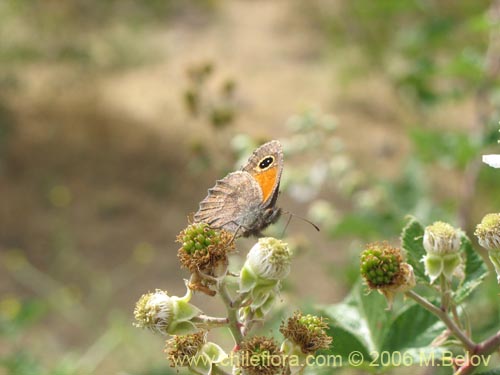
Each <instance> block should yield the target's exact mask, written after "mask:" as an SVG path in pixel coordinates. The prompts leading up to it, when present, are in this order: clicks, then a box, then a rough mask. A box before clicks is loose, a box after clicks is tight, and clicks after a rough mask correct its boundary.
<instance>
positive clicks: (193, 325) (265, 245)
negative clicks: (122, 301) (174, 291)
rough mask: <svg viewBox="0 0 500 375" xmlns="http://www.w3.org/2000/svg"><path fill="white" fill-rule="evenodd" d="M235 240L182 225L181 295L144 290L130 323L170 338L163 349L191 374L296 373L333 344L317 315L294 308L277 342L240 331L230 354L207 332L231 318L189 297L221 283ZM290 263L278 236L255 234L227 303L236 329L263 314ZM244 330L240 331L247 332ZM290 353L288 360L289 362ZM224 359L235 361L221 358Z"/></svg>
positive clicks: (173, 363) (202, 226)
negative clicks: (210, 312) (222, 369)
mask: <svg viewBox="0 0 500 375" xmlns="http://www.w3.org/2000/svg"><path fill="white" fill-rule="evenodd" d="M233 239H234V238H233V236H232V235H231V234H230V233H228V232H226V231H223V230H216V229H212V228H210V227H209V226H208V225H207V224H204V223H196V224H191V225H189V226H188V227H187V228H186V229H184V230H183V231H182V232H181V233H180V234H179V235H178V237H177V241H178V242H180V243H181V244H182V246H181V248H180V249H179V251H178V258H179V260H180V262H181V265H182V267H184V268H187V269H188V270H189V271H190V272H191V279H190V281H189V282H187V293H186V295H185V296H184V297H175V296H169V295H168V294H167V292H165V291H162V290H156V291H155V292H154V293H147V294H145V295H143V296H142V297H141V298H140V299H139V301H138V302H137V304H136V307H135V310H134V315H135V319H136V323H135V326H137V327H140V328H147V329H150V330H151V331H153V332H156V333H160V334H162V335H170V336H171V338H170V339H169V340H167V342H166V347H165V353H166V354H167V357H168V359H169V361H170V364H171V366H173V367H184V368H187V369H188V370H189V371H190V372H191V373H195V374H202V375H208V374H212V373H216V369H217V367H219V366H228V365H232V366H233V369H234V371H233V373H235V374H241V375H257V374H259V375H260V374H263V375H266V374H267V375H274V374H282V373H284V371H286V373H288V374H296V373H299V372H300V371H302V370H303V367H304V359H305V356H307V355H314V354H315V353H316V352H317V351H318V350H321V349H327V348H328V347H329V345H330V343H331V341H332V339H331V337H329V336H328V335H327V333H326V330H327V328H328V325H327V324H326V322H325V321H324V320H323V319H322V318H319V317H316V316H313V315H303V314H301V313H300V312H296V313H295V314H294V315H293V316H292V317H291V318H289V319H288V321H287V322H286V323H285V322H283V323H282V325H281V327H280V332H281V333H282V334H283V336H284V341H283V343H282V344H281V346H280V345H279V344H278V343H277V342H276V341H275V340H274V339H272V338H267V337H264V336H258V337H251V338H248V337H245V336H244V337H243V340H242V341H241V342H239V343H238V345H237V346H236V348H235V351H234V352H233V353H232V357H228V355H227V354H226V353H225V352H224V351H223V350H222V348H220V347H219V346H218V345H216V344H214V343H212V342H208V341H207V329H210V328H211V327H213V326H214V325H215V324H219V325H227V324H230V318H229V317H228V318H211V317H207V316H205V315H203V314H202V312H201V311H200V310H199V309H198V308H197V307H195V306H194V305H192V304H190V303H189V302H190V299H191V296H192V293H193V291H201V292H203V293H205V294H207V295H210V296H212V295H214V294H215V292H216V291H217V288H220V285H221V284H219V282H220V281H222V280H221V279H222V278H224V277H226V276H227V273H228V272H227V269H228V253H229V252H231V251H232V250H233V249H234V241H233ZM290 263H291V251H290V249H289V247H288V244H286V243H285V242H283V241H280V240H277V239H275V238H269V237H268V238H260V239H259V240H258V241H257V243H256V244H255V245H254V246H253V247H252V248H251V250H250V251H249V253H248V255H247V258H246V261H245V263H244V265H243V267H242V269H241V272H240V278H239V290H238V293H239V296H238V297H237V299H236V300H237V301H238V302H237V303H236V302H233V303H236V306H235V307H234V309H236V308H237V309H239V310H238V317H235V319H236V324H237V325H238V328H237V329H240V328H241V327H246V328H248V327H250V325H251V322H252V321H253V319H262V318H263V317H264V316H265V315H266V314H267V313H268V312H269V310H270V309H271V307H272V305H273V303H274V302H275V300H276V295H277V294H278V293H279V289H280V283H281V281H282V280H283V279H285V278H286V277H287V276H288V274H289V273H290ZM214 286H215V288H213V287H214ZM221 293H222V292H221ZM229 308H230V309H231V308H233V306H229ZM228 311H229V310H228ZM233 311H234V310H233ZM216 322H217V323H216ZM211 324H212V325H211ZM242 333H243V334H245V333H246V332H245V329H242ZM291 357H294V360H295V361H294V362H291V361H290V360H289V358H291ZM227 359H231V360H236V363H233V362H231V361H229V362H227V364H226V363H223V362H224V361H225V360H227ZM301 360H302V362H301Z"/></svg>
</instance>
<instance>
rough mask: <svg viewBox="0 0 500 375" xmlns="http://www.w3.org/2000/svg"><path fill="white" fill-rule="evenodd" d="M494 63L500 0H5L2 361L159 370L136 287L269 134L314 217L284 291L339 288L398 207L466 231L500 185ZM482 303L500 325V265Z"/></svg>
mask: <svg viewBox="0 0 500 375" xmlns="http://www.w3.org/2000/svg"><path fill="white" fill-rule="evenodd" d="M499 74H500V2H499V1H483V0H477V1H469V0H461V1H457V0H453V1H451V0H450V1H441V0H418V1H417V0H412V1H390V0H380V1H372V0H357V1H347V0H345V1H344V0H338V1H327V0H310V1H307V2H304V1H299V0H290V1H264V0H255V1H249V0H247V1H243V0H237V1H229V0H225V1H224V0H198V1H194V0H193V1H180V0H177V1H176V0H150V1H133V0H120V1H118V0H107V1H98V0H71V1H56V0H44V1H36V0H4V1H2V2H0V197H1V198H0V374H2V375H3V374H8V375H11V374H16V375H17V374H21V375H25V374H51V375H55V374H57V375H73V374H94V373H95V374H97V373H98V374H144V375H145V374H165V373H167V371H168V370H167V369H168V363H167V362H166V360H165V359H164V354H163V353H162V347H163V339H162V338H160V337H156V336H154V335H152V334H150V333H149V332H144V331H141V330H139V329H136V328H133V327H132V321H133V314H132V312H133V308H134V304H135V302H136V301H137V299H138V298H139V297H140V295H141V294H142V293H145V292H147V291H152V290H154V289H155V288H161V289H166V290H168V291H169V293H170V294H173V295H183V294H184V291H185V287H184V283H183V281H182V279H183V278H186V277H187V276H188V275H187V273H186V272H185V271H183V270H180V269H179V264H178V261H177V257H176V252H177V248H178V244H176V243H175V237H176V235H177V233H179V231H180V230H182V229H183V228H184V227H185V226H186V224H187V220H188V219H187V218H188V215H189V214H190V213H192V212H195V211H196V210H197V208H198V203H199V201H201V200H202V199H203V198H204V197H205V195H206V191H207V189H208V188H209V187H211V186H213V185H214V183H215V180H216V179H218V178H221V177H223V176H224V175H225V174H226V173H228V172H230V171H232V170H234V169H236V168H238V167H239V166H241V164H242V163H243V162H244V161H245V160H246V158H247V157H248V155H249V154H250V153H251V151H252V150H253V149H254V148H255V147H257V146H258V145H260V144H261V143H263V142H265V141H267V140H270V139H279V140H281V141H282V143H283V144H284V147H285V171H284V176H283V181H282V194H281V196H280V199H279V205H280V206H281V207H283V208H284V209H285V210H287V211H291V212H294V213H296V214H297V215H301V216H305V217H307V218H308V219H310V220H312V221H314V222H315V223H317V224H318V225H319V226H320V227H321V229H322V230H321V232H319V233H318V232H316V231H315V230H314V229H313V228H312V227H311V226H310V225H309V224H307V223H305V222H302V221H301V220H299V219H293V220H292V222H291V224H290V225H289V226H288V227H287V228H286V232H285V235H284V238H286V240H287V241H289V242H290V243H291V244H292V245H293V248H294V249H295V259H294V263H293V266H292V275H291V276H290V278H289V281H288V282H287V284H286V285H285V286H284V291H283V299H284V300H286V301H287V305H288V306H289V307H288V308H290V309H292V311H293V310H294V309H295V308H297V307H302V306H306V305H314V304H331V303H336V302H339V301H340V300H342V298H344V296H345V295H346V294H347V293H348V291H349V289H350V288H351V286H352V285H353V284H354V283H355V282H356V280H357V278H358V274H359V272H358V267H359V265H358V257H359V253H360V251H361V249H362V246H363V244H364V243H365V242H368V241H374V240H383V239H387V240H390V241H392V242H394V243H398V235H399V233H400V230H401V228H402V226H403V224H404V218H405V215H407V214H411V215H414V216H417V217H418V219H420V220H421V221H422V222H423V223H424V224H430V223H431V222H432V221H433V220H438V219H439V220H447V221H449V222H451V223H452V224H454V225H457V226H460V227H461V228H463V229H464V230H466V231H467V233H468V234H469V235H471V236H472V232H473V229H474V226H475V224H476V223H477V222H478V221H479V220H480V219H481V218H482V216H483V215H484V214H486V213H488V212H498V211H499V206H500V195H499V194H498V186H499V183H500V172H499V171H498V170H494V169H492V168H489V167H487V166H486V165H484V164H482V163H481V162H480V160H481V155H482V154H483V153H499V149H500V145H498V144H497V140H498V139H499V135H500V134H499V133H498V130H499V123H498V121H499V119H500V85H499V83H500V79H499V78H500V77H499ZM285 223H286V218H284V219H282V220H281V221H280V222H279V223H278V224H276V225H274V226H272V227H271V228H269V229H268V230H267V233H268V234H272V235H275V236H279V237H281V236H282V232H283V229H284V227H285ZM252 243H253V240H252V239H250V240H242V241H239V242H238V249H239V254H236V255H235V256H234V258H233V259H232V267H233V268H234V269H235V270H237V268H238V265H241V263H242V261H243V259H244V256H245V254H246V251H247V250H248V249H249V247H250V246H251V245H252ZM311 275H314V279H312V278H311ZM194 303H195V304H197V305H199V306H201V307H202V308H203V309H204V310H205V311H206V312H207V313H209V314H214V315H219V316H221V315H222V314H223V308H222V306H221V304H220V303H219V301H218V300H216V299H210V298H209V297H206V296H204V295H197V296H195V298H194ZM470 309H471V310H470V311H471V316H472V318H471V320H472V321H473V322H474V323H475V324H477V327H475V329H476V332H477V335H478V336H477V337H478V338H482V337H485V336H486V335H487V334H489V333H491V332H493V331H495V330H498V325H499V322H500V308H499V305H498V287H497V286H496V284H495V280H494V278H493V276H490V277H489V278H488V281H487V285H486V286H485V287H483V288H481V291H479V292H477V293H476V294H475V295H474V297H473V301H472V302H471V307H470ZM478 316H480V317H481V318H480V319H474V317H476V318H477V317H478ZM476 322H477V323H476ZM266 332H267V331H266ZM220 335H221V340H225V339H227V337H226V336H224V335H225V333H220ZM226 349H227V350H230V347H226ZM497 361H498V359H497ZM332 371H333V370H332ZM338 371H341V370H338Z"/></svg>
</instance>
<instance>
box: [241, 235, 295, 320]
mask: <svg viewBox="0 0 500 375" xmlns="http://www.w3.org/2000/svg"><path fill="white" fill-rule="evenodd" d="M290 262H291V252H290V250H289V248H288V245H287V244H286V243H285V242H283V241H280V240H277V239H275V238H270V237H267V238H260V239H259V241H258V242H257V243H256V244H255V245H254V246H253V247H252V249H251V250H250V251H249V253H248V255H247V260H246V262H245V264H244V265H243V268H242V269H241V274H240V293H246V294H247V295H248V296H247V298H245V301H244V302H243V304H242V305H243V306H244V307H243V308H241V309H240V312H239V313H240V318H241V319H242V320H245V319H246V317H247V316H249V315H250V314H252V315H254V316H255V317H259V318H262V317H263V316H264V315H265V314H266V313H267V312H268V311H269V310H270V308H271V306H272V303H273V302H274V300H275V295H276V293H277V292H278V289H279V285H280V281H281V280H283V279H284V278H285V277H286V276H288V274H289V273H290Z"/></svg>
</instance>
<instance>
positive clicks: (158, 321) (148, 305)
mask: <svg viewBox="0 0 500 375" xmlns="http://www.w3.org/2000/svg"><path fill="white" fill-rule="evenodd" d="M190 299H191V293H190V292H189V291H188V293H187V294H186V296H184V297H182V298H179V297H175V296H174V297H171V296H169V295H168V294H167V292H165V291H162V290H159V289H157V290H156V291H155V292H154V293H147V294H144V295H143V296H142V297H141V298H140V299H139V301H137V304H136V306H135V310H134V317H135V320H136V322H135V323H134V325H135V326H136V327H139V328H147V329H149V330H151V331H153V332H157V333H160V334H163V335H167V334H170V335H174V334H187V333H191V332H194V331H195V330H196V326H195V324H194V323H193V322H191V319H192V318H194V317H195V316H198V315H199V314H200V313H201V311H200V310H199V309H198V308H197V307H195V306H193V305H191V304H190V303H189V300H190Z"/></svg>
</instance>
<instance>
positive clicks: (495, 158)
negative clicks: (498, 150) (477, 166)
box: [483, 154, 500, 168]
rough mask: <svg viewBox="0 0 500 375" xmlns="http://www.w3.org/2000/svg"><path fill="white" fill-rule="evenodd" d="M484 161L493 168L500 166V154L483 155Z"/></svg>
mask: <svg viewBox="0 0 500 375" xmlns="http://www.w3.org/2000/svg"><path fill="white" fill-rule="evenodd" d="M483 163H486V164H488V165H489V166H490V167H493V168H500V155H495V154H493V155H483Z"/></svg>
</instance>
